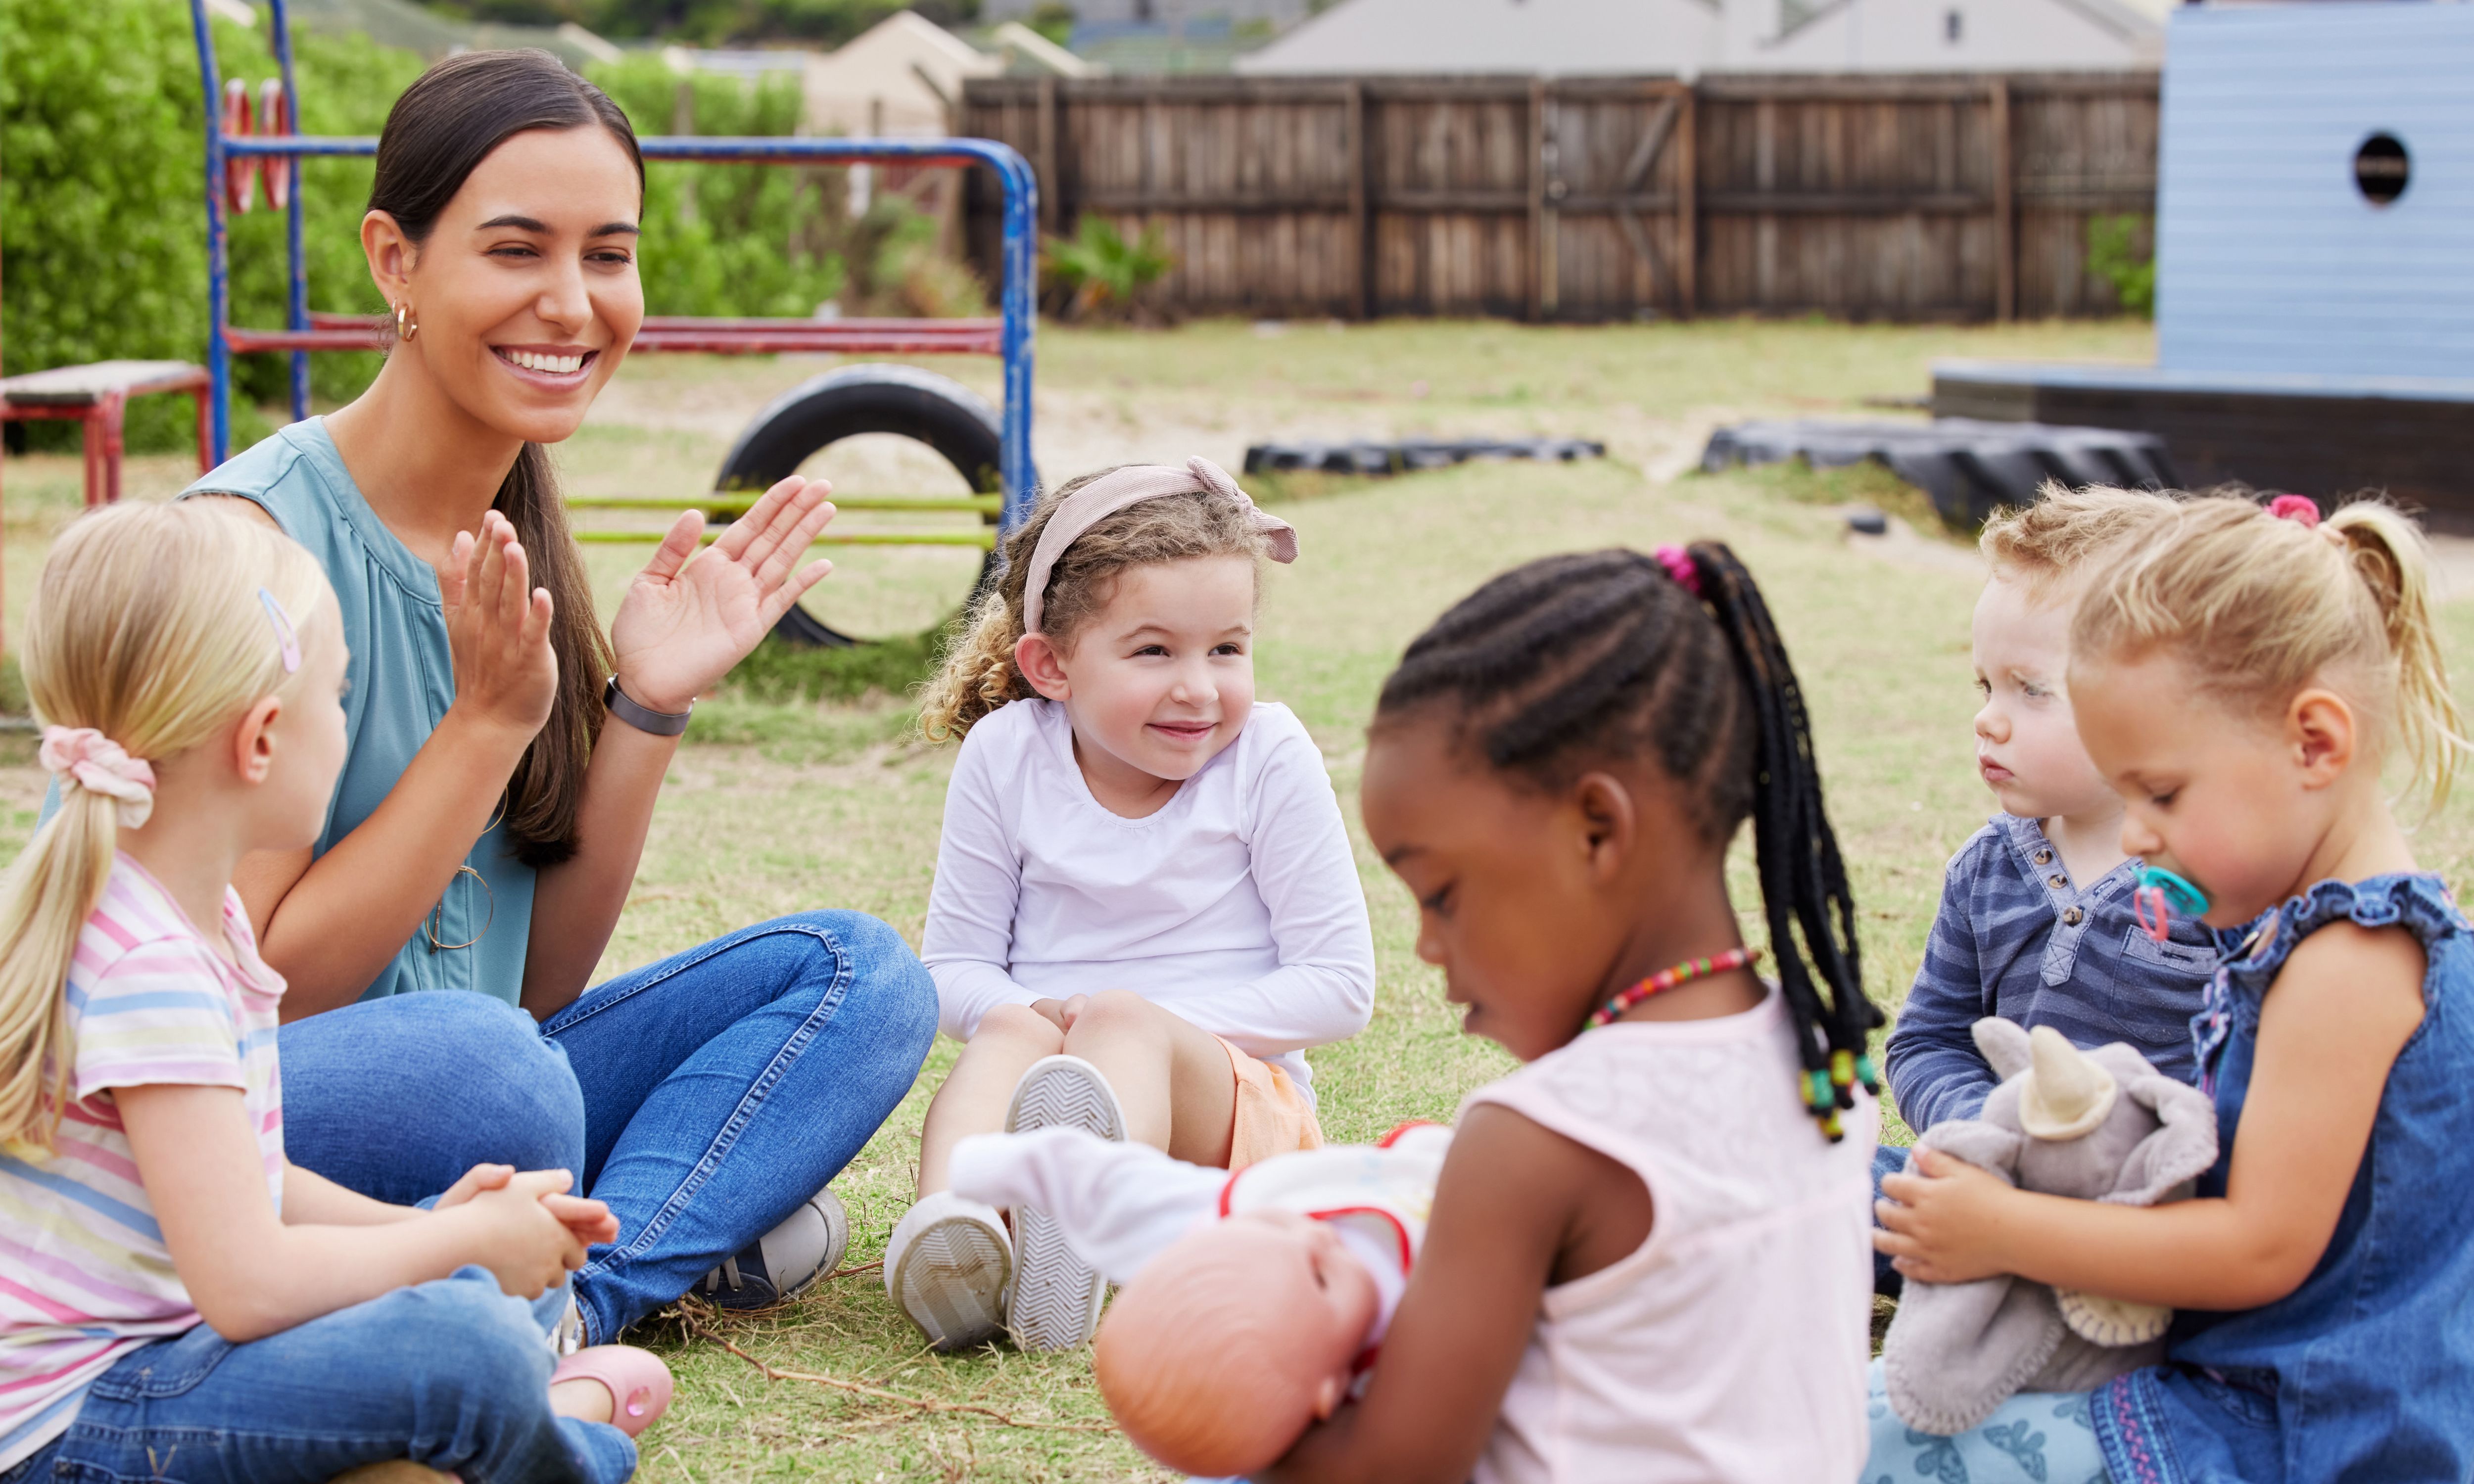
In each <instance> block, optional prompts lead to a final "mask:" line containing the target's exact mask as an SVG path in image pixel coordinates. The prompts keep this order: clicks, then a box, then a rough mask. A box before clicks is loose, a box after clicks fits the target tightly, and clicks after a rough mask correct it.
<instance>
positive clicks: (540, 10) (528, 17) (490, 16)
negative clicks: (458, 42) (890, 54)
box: [433, 0, 980, 46]
mask: <svg viewBox="0 0 2474 1484" xmlns="http://www.w3.org/2000/svg"><path fill="white" fill-rule="evenodd" d="M433 8H434V9H436V10H440V11H445V12H449V13H451V14H455V15H462V16H469V17H471V18H473V19H474V20H495V21H505V22H509V23H512V24H516V25H533V26H555V25H557V24H558V23H559V22H560V21H568V20H571V21H573V22H575V23H576V24H577V25H579V26H582V27H584V28H585V29H586V30H588V31H592V32H596V33H598V34H599V35H602V36H612V37H616V38H618V39H621V40H635V39H641V38H645V37H659V38H661V39H663V40H667V41H678V42H684V43H687V44H691V45H701V46H720V45H725V44H734V43H736V44H744V43H747V42H762V41H785V40H795V41H813V42H817V43H821V44H823V45H825V46H839V45H841V44H842V43H843V42H844V41H847V40H849V39H850V38H851V37H853V36H858V35H859V34H860V33H861V32H862V31H865V30H866V29H867V28H869V27H870V26H873V25H875V24H876V23H877V22H879V21H881V20H883V19H885V17H886V16H888V15H890V14H892V13H893V12H896V11H917V12H919V13H920V14H922V15H924V16H926V17H927V18H928V19H930V20H932V21H934V22H935V23H936V24H937V25H940V26H955V25H960V24H962V23H964V22H967V21H972V20H976V19H978V18H979V13H980V4H979V0H437V3H435V4H434V5H433Z"/></svg>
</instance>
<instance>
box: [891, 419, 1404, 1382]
mask: <svg viewBox="0 0 2474 1484" xmlns="http://www.w3.org/2000/svg"><path fill="white" fill-rule="evenodd" d="M1297 555H1298V536H1297V532H1296V531H1295V530H1293V529H1291V528H1290V526H1289V524H1288V523H1287V522H1286V521H1283V520H1279V519H1275V518H1273V516H1271V515H1265V514H1264V513H1263V512H1261V511H1259V510H1257V509H1255V507H1254V502H1253V501H1252V500H1250V499H1249V498H1248V497H1247V495H1246V491H1243V490H1241V489H1240V488H1238V485H1237V482H1236V481H1235V480H1233V479H1231V478H1229V477H1228V475H1227V473H1226V471H1225V470H1224V469H1222V468H1221V467H1219V466H1218V465H1215V464H1213V463H1212V462H1211V461H1210V460H1208V459H1200V458H1197V459H1188V460H1186V461H1185V462H1184V463H1183V464H1181V465H1175V466H1169V465H1128V466H1126V467H1120V468H1112V469H1103V470H1101V471H1099V472H1097V473H1093V474H1087V475H1084V476H1082V477H1081V478H1079V479H1075V480H1071V481H1069V482H1067V483H1066V484H1064V485H1062V486H1060V487H1059V488H1057V489H1056V490H1055V491H1051V492H1050V493H1048V494H1047V495H1046V496H1044V497H1043V498H1041V499H1040V500H1039V501H1038V502H1037V504H1036V505H1035V506H1034V507H1033V508H1032V510H1031V518H1030V519H1029V520H1027V521H1025V522H1024V524H1023V526H1022V528H1021V529H1020V530H1019V531H1017V532H1015V533H1014V535H1013V537H1012V538H1011V539H1010V540H1009V542H1008V543H1007V548H1006V565H1005V570H1004V573H1003V575H1002V576H1001V577H1000V578H999V579H998V581H997V583H996V584H995V585H994V586H993V587H992V589H991V590H990V591H988V592H987V593H986V594H985V595H984V596H983V597H982V599H981V602H980V605H979V607H978V609H977V610H975V611H974V612H973V614H972V615H971V616H970V618H969V619H968V620H967V621H966V623H965V624H964V626H963V628H962V631H961V632H960V633H959V634H958V636H957V638H956V642H955V644H954V646H953V649H952V652H951V654H950V657H949V658H947V660H946V662H945V666H944V669H943V671H942V673H940V674H939V675H938V676H937V677H936V679H935V681H934V682H933V683H931V684H930V685H929V687H928V690H927V694H926V695H925V697H924V698H923V699H922V704H921V706H920V717H921V726H922V728H923V729H924V730H926V732H927V733H928V735H929V736H931V737H932V738H935V739H937V740H949V739H956V738H958V739H959V740H960V742H961V755H960V756H959V757H958V758H957V759H956V760H955V764H954V778H953V782H952V783H951V785H950V786H949V787H948V789H947V791H946V795H945V819H944V828H943V835H942V838H941V839H940V841H939V842H938V845H937V852H936V881H935V887H934V891H932V892H931V893H930V895H929V898H928V921H927V925H926V928H925V930H924V931H923V932H922V933H921V936H920V959H921V961H922V962H923V963H925V964H926V965H927V966H928V971H929V973H930V974H931V975H932V976H934V979H935V982H936V998H937V1008H938V1020H939V1024H940V1025H941V1027H942V1028H943V1030H944V1031H945V1033H946V1034H948V1035H950V1036H953V1037H955V1038H957V1039H958V1040H961V1041H968V1042H969V1044H968V1045H966V1046H964V1047H963V1048H962V1054H961V1057H960V1058H959V1060H958V1061H957V1063H956V1064H955V1066H954V1070H953V1072H952V1073H951V1074H950V1075H948V1076H947V1077H946V1079H945V1082H944V1085H943V1086H942V1087H941V1088H939V1089H937V1092H936V1096H935V1099H934V1102H932V1103H931V1104H930V1105H929V1109H928V1116H927V1121H926V1123H925V1125H924V1126H923V1128H922V1129H921V1132H920V1148H919V1178H918V1191H919V1197H920V1199H919V1201H918V1203H917V1204H916V1205H914V1206H912V1207H911V1209H910V1211H909V1213H908V1214H906V1215H905V1216H904V1217H903V1218H902V1220H901V1222H900V1223H899V1224H898V1225H897V1226H896V1227H895V1228H894V1230H893V1233H892V1237H891V1240H890V1241H889V1242H888V1243H887V1246H886V1250H885V1290H886V1292H887V1293H888V1294H889V1295H890V1296H891V1297H892V1299H893V1301H894V1302H895V1303H896V1304H898V1305H900V1307H901V1308H902V1311H903V1312H904V1313H905V1314H907V1315H909V1316H910V1320H911V1322H912V1323H913V1324H916V1325H917V1326H918V1327H919V1330H920V1333H921V1334H922V1335H924V1336H925V1337H926V1338H927V1340H928V1342H929V1343H930V1344H932V1345H934V1346H935V1347H937V1348H938V1349H943V1350H960V1349H965V1348H968V1347H971V1346H976V1345H980V1344H982V1343H985V1342H986V1341H988V1340H991V1339H993V1338H995V1337H996V1336H998V1335H999V1334H1001V1333H1007V1332H1010V1334H1011V1336H1012V1338H1013V1340H1014V1343H1015V1344H1017V1345H1019V1346H1021V1347H1022V1348H1024V1349H1026V1350H1059V1349H1068V1348H1071V1347H1074V1346H1078V1345H1080V1344H1082V1343H1084V1342H1085V1341H1087V1340H1089V1339H1090V1338H1091V1334H1092V1330H1093V1328H1094V1327H1095V1326H1096V1325H1097V1324H1098V1323H1099V1318H1100V1303H1101V1300H1102V1298H1103V1296H1104V1293H1105V1289H1106V1285H1105V1283H1104V1280H1103V1278H1102V1275H1101V1273H1100V1270H1099V1269H1098V1268H1096V1267H1094V1266H1092V1265H1091V1264H1089V1263H1087V1262H1085V1261H1083V1260H1082V1258H1081V1257H1079V1255H1077V1254H1076V1253H1075V1252H1073V1251H1072V1250H1071V1249H1070V1248H1069V1247H1067V1246H1066V1244H1065V1242H1064V1239H1063V1237H1062V1235H1061V1233H1060V1232H1059V1231H1058V1229H1057V1228H1056V1226H1055V1223H1054V1222H1052V1221H1051V1220H1050V1219H1049V1217H1048V1216H1047V1214H1046V1213H1044V1212H1042V1211H1040V1210H1037V1209H1031V1208H1022V1209H1014V1210H1012V1211H1011V1212H1010V1213H1000V1212H999V1211H998V1210H997V1209H995V1208H994V1207H992V1206H990V1205H988V1204H987V1203H985V1202H984V1201H982V1200H980V1199H976V1198H973V1197H972V1196H971V1195H970V1194H969V1193H968V1192H966V1191H964V1190H962V1189H960V1188H959V1185H960V1182H959V1181H958V1179H957V1175H956V1159H955V1151H956V1147H957V1146H958V1144H960V1143H961V1142H962V1141H963V1140H965V1139H967V1138H968V1137H971V1136H973V1135H979V1134H994V1133H997V1132H1000V1131H1002V1130H1008V1129H1031V1128H1040V1127H1046V1126H1049V1125H1053V1124H1074V1125H1078V1126H1079V1127H1082V1128H1085V1129H1088V1130H1089V1131H1090V1132H1092V1133H1094V1134H1098V1135H1100V1136H1102V1137H1106V1138H1112V1139H1138V1140H1141V1141H1142V1142H1145V1143H1148V1144H1151V1145H1152V1146H1153V1147H1155V1148H1159V1149H1164V1150H1166V1151H1167V1152H1168V1153H1170V1154H1171V1155H1173V1156H1175V1157H1176V1158H1177V1159H1180V1160H1184V1161H1188V1162H1191V1163H1195V1164H1205V1165H1212V1166H1216V1167H1220V1168H1226V1169H1238V1168H1242V1167H1244V1166H1245V1165H1246V1164H1248V1163H1249V1162H1251V1161H1255V1160H1259V1159H1264V1158H1267V1157H1268V1156H1271V1155H1274V1154H1281V1153H1286V1152H1290V1151H1294V1150H1297V1149H1301V1148H1312V1147H1314V1146H1315V1145H1317V1144H1320V1143H1321V1142H1322V1131H1321V1128H1320V1126H1319V1125H1318V1124H1317V1123H1316V1121H1315V1114H1314V1106H1315V1105H1314V1090H1313V1084H1312V1081H1311V1074H1310V1072H1309V1070H1308V1068H1307V1066H1306V1062H1305V1057H1304V1052H1305V1050H1306V1048H1307V1047H1310V1046H1318V1045H1322V1044H1324V1043H1326V1042H1329V1041H1339V1040H1341V1039H1343V1038H1345V1037H1347V1036H1351V1035H1354V1034H1356V1033H1357V1032H1358V1031H1359V1030H1361V1029H1363V1028H1364V1027H1365V1025H1366V1022H1367V1019H1368V1017H1370V1015H1371V1014H1372V1011H1373V1005H1374V944H1373V936H1372V933H1371V930H1370V928H1369V926H1368V922H1367V915H1366V898H1365V894H1364V891H1363V888H1361V886H1360V885H1359V883H1358V876H1357V864H1356V859H1355V857H1354V856H1353V855H1352V853H1351V851H1350V849H1349V844H1348V831H1347V827H1346V826H1345V825H1344V824H1343V823H1342V822H1341V817H1340V802H1339V800H1338V798H1337V797H1336V796H1335V795H1334V794H1333V792H1332V786H1331V779H1330V778H1329V776H1328V775H1327V774H1326V772H1325V771H1324V768H1323V761H1322V751H1321V749H1319V748H1318V747H1316V745H1315V743H1314V739H1313V738H1312V737H1310V736H1308V735H1307V733H1306V730H1305V727H1304V725H1303V724H1301V723H1300V722H1299V721H1298V718H1297V717H1296V716H1295V715H1294V714H1292V713H1291V712H1290V710H1289V709H1288V707H1286V706H1280V705H1278V704H1276V703H1273V702H1258V701H1256V700H1255V699H1254V657H1253V649H1254V612H1255V606H1256V598H1257V596H1258V593H1257V573H1258V569H1259V567H1260V564H1261V562H1262V561H1263V560H1264V559H1265V558H1267V557H1268V558H1270V559H1271V560H1273V561H1275V562H1293V561H1295V560H1297Z"/></svg>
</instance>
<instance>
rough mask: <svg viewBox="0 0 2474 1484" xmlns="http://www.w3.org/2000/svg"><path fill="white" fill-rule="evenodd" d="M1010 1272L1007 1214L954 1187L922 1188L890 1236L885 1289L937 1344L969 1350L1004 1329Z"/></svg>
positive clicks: (1011, 1253)
mask: <svg viewBox="0 0 2474 1484" xmlns="http://www.w3.org/2000/svg"><path fill="white" fill-rule="evenodd" d="M1012 1276H1013V1243H1012V1241H1011V1240H1009V1239H1008V1238H1007V1235H1006V1226H1005V1218H1004V1217H1002V1216H1000V1215H998V1214H997V1209H996V1208H995V1207H993V1206H989V1205H987V1204H985V1203H983V1202H980V1201H971V1200H965V1199H963V1198H962V1197H961V1196H958V1195H956V1194H955V1193H954V1192H953V1191H951V1190H939V1191H937V1192H936V1193H935V1194H934V1195H930V1196H922V1197H921V1198H920V1199H919V1203H918V1204H917V1205H915V1206H913V1207H911V1208H910V1210H908V1211H906V1212H904V1213H903V1217H902V1219H901V1221H899V1222H897V1223H895V1225H894V1228H893V1235H892V1237H891V1238H890V1239H889V1240H888V1241H886V1242H885V1292H886V1293H887V1294H889V1295H891V1296H892V1299H893V1302H894V1303H895V1304H897V1305H898V1306H900V1308H901V1310H902V1312H904V1313H905V1314H908V1315H910V1322H911V1323H912V1324H914V1325H917V1326H918V1327H919V1332H920V1333H922V1334H925V1335H926V1336H928V1343H929V1344H930V1345H933V1346H934V1347H935V1348H936V1349H938V1350H945V1351H954V1350H968V1349H970V1348H971V1347H972V1346H974V1345H984V1344H986V1343H987V1342H988V1341H990V1340H993V1339H995V1338H996V1337H997V1336H998V1335H1000V1334H1002V1333H1004V1332H1005V1327H1006V1306H1005V1290H1006V1282H1007V1280H1008V1279H1010V1278H1011V1277H1012Z"/></svg>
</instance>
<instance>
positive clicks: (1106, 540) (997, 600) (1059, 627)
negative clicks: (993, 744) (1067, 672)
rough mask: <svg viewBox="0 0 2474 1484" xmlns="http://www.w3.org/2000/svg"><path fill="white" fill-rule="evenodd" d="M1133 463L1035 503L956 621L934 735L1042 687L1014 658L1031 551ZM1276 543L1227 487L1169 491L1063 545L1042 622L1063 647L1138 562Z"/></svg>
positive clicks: (931, 726)
mask: <svg viewBox="0 0 2474 1484" xmlns="http://www.w3.org/2000/svg"><path fill="white" fill-rule="evenodd" d="M1122 467H1125V466H1123V465H1118V466H1115V467H1110V468H1104V469H1094V470H1092V471H1091V472H1090V473H1088V474H1083V475H1079V476H1078V477H1076V478H1074V479H1069V480H1067V481H1066V482H1065V483H1063V484H1061V485H1058V486H1057V487H1056V488H1055V489H1054V490H1051V491H1048V492H1047V493H1046V494H1043V495H1042V496H1040V498H1039V502H1038V503H1037V504H1036V505H1033V506H1032V507H1031V518H1030V519H1028V520H1026V521H1024V522H1023V523H1022V529H1020V530H1018V531H1016V532H1014V533H1013V535H1012V536H1010V537H1008V538H1007V539H1006V543H1005V558H1006V560H1005V568H1004V570H1003V571H1002V572H1001V573H999V574H998V577H997V580H996V582H995V583H994V584H992V585H991V586H988V587H987V588H986V589H985V590H983V591H982V593H981V594H980V596H979V598H978V600H977V601H976V602H974V603H973V604H972V605H971V607H970V609H969V610H967V611H965V612H964V613H963V615H962V616H961V617H960V618H959V619H958V620H956V622H955V626H954V630H953V633H952V636H951V638H950V640H949V641H948V643H947V645H946V649H945V659H944V663H943V664H942V665H941V666H939V667H938V669H937V671H936V675H935V678H934V679H933V680H931V681H929V682H928V683H927V685H926V686H925V687H924V688H923V689H922V690H921V692H920V696H919V730H920V732H921V733H922V734H923V735H925V736H926V737H927V738H928V740H929V741H931V742H951V741H958V740H959V739H960V738H961V737H962V735H963V734H964V733H966V732H968V731H969V730H971V726H972V724H973V723H975V722H977V721H978V720H979V719H980V718H981V717H982V716H985V715H987V714H988V713H989V712H990V711H993V710H995V709H996V708H997V707H999V706H1004V705H1006V704H1007V703H1008V702H1013V701H1019V700H1022V699H1023V698H1024V697H1026V696H1031V695H1034V694H1036V692H1035V691H1033V690H1032V689H1031V682H1029V681H1027V680H1025V679H1023V675H1022V671H1021V670H1020V669H1019V668H1018V667H1016V666H1015V664H1014V662H1013V651H1014V645H1015V644H1017V643H1018V642H1020V641H1021V639H1022V635H1023V620H1022V610H1023V600H1024V598H1025V596H1026V594H1025V593H1024V591H1023V587H1024V585H1025V583H1026V582H1027V581H1028V580H1029V575H1030V571H1031V553H1032V552H1033V551H1035V550H1037V549H1038V546H1039V537H1040V533H1041V532H1043V531H1045V530H1047V529H1048V522H1049V520H1050V519H1051V518H1052V517H1054V516H1055V514H1056V509H1057V507H1058V506H1060V505H1062V504H1064V503H1065V500H1066V498H1067V497H1068V496H1070V495H1072V494H1073V493H1074V492H1075V491H1078V490H1080V489H1081V488H1082V487H1083V486H1085V485H1088V484H1090V483H1091V482H1092V481H1093V480H1096V479H1099V478H1101V477H1103V476H1104V475H1108V474H1113V473H1115V472H1116V471H1117V469H1118V468H1122ZM1267 549H1268V547H1267V545H1266V543H1265V540H1264V538H1263V536H1262V534H1261V533H1260V532H1258V531H1257V530H1255V528H1254V519H1253V511H1252V508H1251V507H1249V505H1247V504H1246V503H1245V502H1244V501H1242V500H1236V499H1231V498H1229V497H1228V496H1226V495H1224V494H1214V493H1210V492H1208V491H1200V492H1196V493H1192V494H1167V495H1161V496H1160V497H1158V498H1157V499H1151V500H1145V501H1143V502H1142V503H1140V504H1138V505H1128V506H1127V507H1126V508H1125V509H1124V510H1121V511H1119V512H1117V513H1116V514H1115V515H1110V516H1108V517H1107V518H1106V519H1104V520H1103V521H1101V522H1100V523H1099V524H1097V525H1095V526H1093V527H1092V528H1091V529H1090V530H1088V531H1085V532H1083V533H1082V534H1081V535H1080V536H1079V537H1076V538H1075V539H1074V543H1073V544H1072V545H1070V546H1068V547H1066V548H1065V550H1064V551H1063V552H1061V553H1060V554H1058V556H1057V559H1056V564H1055V566H1054V567H1053V568H1051V569H1050V571H1049V576H1048V589H1047V591H1046V592H1045V593H1044V594H1042V603H1043V611H1042V613H1041V615H1040V627H1041V628H1042V629H1044V630H1045V631H1046V632H1047V634H1048V636H1049V637H1050V638H1051V639H1052V640H1054V641H1055V643H1056V645H1057V647H1058V648H1059V649H1061V650H1068V651H1070V650H1071V649H1072V648H1073V645H1074V637H1075V635H1076V634H1078V633H1079V632H1080V631H1081V629H1082V628H1083V626H1085V625H1087V624H1088V623H1090V621H1091V620H1092V619H1093V618H1095V617H1097V616H1099V614H1100V612H1101V611H1102V610H1104V609H1105V608H1106V607H1107V606H1108V600H1109V598H1110V597H1112V596H1113V595H1114V593H1115V586H1116V576H1117V574H1118V573H1119V572H1121V571H1124V570H1125V569H1126V568H1127V567H1129V566H1143V565H1148V564H1151V563H1153V562H1183V561H1186V560H1187V559H1189V558H1194V557H1246V558H1249V559H1250V560H1255V561H1257V562H1259V560H1260V559H1261V557H1262V556H1263V554H1264V553H1265V551H1266V550H1267Z"/></svg>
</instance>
